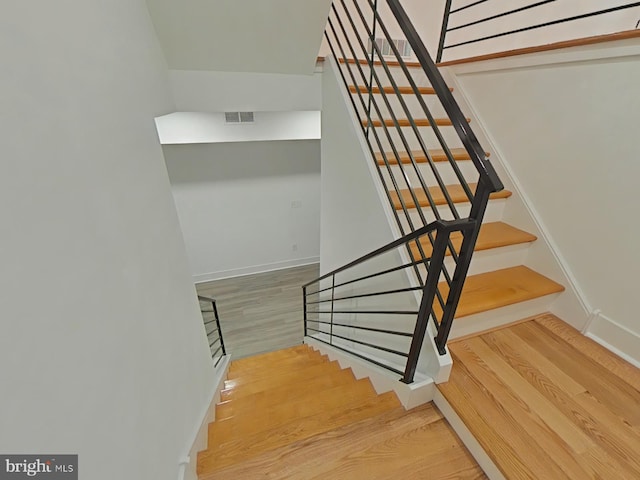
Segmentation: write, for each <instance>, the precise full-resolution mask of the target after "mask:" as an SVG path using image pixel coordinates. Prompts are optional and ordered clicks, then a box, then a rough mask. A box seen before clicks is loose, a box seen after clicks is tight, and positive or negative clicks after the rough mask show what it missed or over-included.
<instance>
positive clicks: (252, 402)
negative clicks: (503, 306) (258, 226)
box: [198, 345, 486, 480]
mask: <svg viewBox="0 0 640 480" xmlns="http://www.w3.org/2000/svg"><path fill="white" fill-rule="evenodd" d="M198 476H199V479H200V480H209V479H217V478H220V479H227V478H238V479H243V480H245V479H253V478H290V479H311V478H322V479H331V478H335V479H345V478H349V479H358V478H362V479H376V478H379V479H388V478H397V477H405V478H438V479H440V478H460V479H481V478H486V477H485V476H484V474H483V473H482V471H481V470H480V468H479V467H478V465H477V464H476V463H475V461H474V460H473V458H472V457H471V456H470V455H469V453H468V452H467V450H466V449H465V448H464V446H462V444H461V442H460V440H459V439H458V438H457V437H456V435H455V433H453V430H451V428H450V427H449V425H448V423H447V422H446V420H444V419H443V417H442V415H441V414H440V412H439V411H438V410H437V408H436V407H434V406H433V404H427V405H423V406H421V407H419V408H416V409H413V410H410V411H405V409H404V408H403V407H402V406H401V405H400V403H399V401H398V399H397V398H396V396H395V393H393V392H387V393H383V394H381V395H378V394H377V393H376V391H375V390H374V388H373V387H372V385H371V383H370V381H369V380H368V379H361V380H357V379H356V378H355V377H354V375H353V374H352V372H351V370H350V369H346V370H342V369H341V368H340V366H339V365H338V363H337V362H330V361H329V360H328V359H327V357H326V356H323V355H321V354H320V353H318V352H317V351H315V350H313V349H311V348H309V347H308V346H306V345H301V346H297V347H293V348H289V349H286V350H279V351H276V352H271V353H267V354H263V355H259V356H255V357H249V358H245V359H241V360H237V361H234V362H232V363H231V366H230V369H229V375H228V379H227V381H226V382H225V388H224V390H223V391H222V395H221V401H220V403H218V405H217V406H216V421H215V422H214V423H212V424H210V425H209V440H208V448H207V450H205V451H203V452H200V453H199V455H198Z"/></svg>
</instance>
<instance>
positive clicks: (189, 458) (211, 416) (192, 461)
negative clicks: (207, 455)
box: [178, 355, 231, 480]
mask: <svg viewBox="0 0 640 480" xmlns="http://www.w3.org/2000/svg"><path fill="white" fill-rule="evenodd" d="M230 363H231V355H225V356H224V357H223V358H222V360H221V361H220V363H219V364H218V367H217V368H216V374H215V380H214V382H213V390H212V393H211V396H210V397H209V398H210V401H209V402H208V403H207V405H205V407H204V411H203V413H202V415H201V416H200V417H199V418H200V419H201V421H200V423H199V424H198V425H197V426H196V428H195V429H194V434H193V435H192V436H191V439H192V440H191V442H190V443H189V445H187V448H186V449H185V451H187V452H188V453H187V454H186V455H185V456H184V457H183V458H181V459H180V462H179V468H180V470H179V472H178V480H198V474H197V472H196V467H197V461H198V452H199V451H201V450H206V449H207V439H208V435H207V434H208V430H209V424H210V423H211V422H213V421H214V420H215V419H216V404H217V403H218V402H219V401H220V391H221V390H222V389H223V388H224V381H225V380H226V379H227V374H228V372H229V364H230Z"/></svg>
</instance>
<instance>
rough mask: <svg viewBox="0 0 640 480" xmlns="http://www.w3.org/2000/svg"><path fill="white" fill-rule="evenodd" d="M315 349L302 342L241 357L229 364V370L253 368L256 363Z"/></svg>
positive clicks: (261, 363) (301, 353) (260, 363)
mask: <svg viewBox="0 0 640 480" xmlns="http://www.w3.org/2000/svg"><path fill="white" fill-rule="evenodd" d="M314 351H315V350H313V349H311V348H309V346H308V345H305V344H301V345H296V346H295V347H290V348H285V349H282V350H276V351H274V352H267V353H262V354H260V355H253V356H251V357H245V358H240V359H238V360H233V361H232V362H231V364H230V365H229V371H230V372H232V371H235V370H243V369H245V368H247V369H251V368H253V367H254V366H256V365H263V364H264V363H266V362H270V361H273V360H276V359H280V358H290V357H295V356H297V355H306V354H309V353H312V352H314Z"/></svg>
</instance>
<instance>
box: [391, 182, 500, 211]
mask: <svg viewBox="0 0 640 480" xmlns="http://www.w3.org/2000/svg"><path fill="white" fill-rule="evenodd" d="M477 186H478V185H477V184H476V183H470V184H469V189H470V190H471V192H473V193H475V191H476V188H477ZM428 189H429V194H430V195H431V198H433V202H434V203H435V204H436V205H447V199H446V197H445V195H444V192H443V191H442V189H441V188H440V187H439V186H434V187H428ZM445 189H446V190H447V192H448V193H449V197H450V198H451V200H452V201H453V203H468V202H469V197H467V194H466V193H465V191H464V188H462V185H460V184H452V185H445ZM413 191H414V194H415V196H416V198H417V200H418V205H420V206H421V207H429V206H431V203H430V202H429V197H428V196H427V194H426V193H425V191H424V190H423V189H422V188H416V189H414V190H413ZM389 195H390V196H391V200H392V201H393V207H394V208H395V209H396V210H402V202H401V200H402V201H403V202H404V204H405V206H406V207H407V208H416V204H415V202H414V201H413V196H412V194H411V190H410V189H408V188H405V189H402V190H400V195H398V192H396V191H391V192H389ZM511 195H512V193H511V192H510V191H509V190H501V191H499V192H493V193H492V194H491V196H490V197H489V198H490V199H491V200H497V199H501V198H509V197H510V196H511Z"/></svg>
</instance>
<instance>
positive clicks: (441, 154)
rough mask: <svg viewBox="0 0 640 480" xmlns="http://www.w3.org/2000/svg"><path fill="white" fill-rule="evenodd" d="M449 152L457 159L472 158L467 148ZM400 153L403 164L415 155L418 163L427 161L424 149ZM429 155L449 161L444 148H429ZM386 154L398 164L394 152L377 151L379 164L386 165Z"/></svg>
mask: <svg viewBox="0 0 640 480" xmlns="http://www.w3.org/2000/svg"><path fill="white" fill-rule="evenodd" d="M449 152H450V153H451V156H452V157H453V159H454V160H456V161H464V160H471V157H470V156H469V152H467V150H466V149H465V148H451V149H449ZM398 153H399V156H400V162H402V163H403V164H405V163H411V157H413V159H414V160H415V162H416V163H426V162H427V156H426V155H425V154H424V152H423V151H422V150H411V155H409V153H408V152H398ZM429 155H430V156H431V159H432V160H433V161H434V162H448V161H449V159H448V158H447V155H446V153H445V151H444V150H442V149H429ZM485 155H486V156H487V157H488V156H489V155H490V154H489V152H485ZM385 156H386V158H387V161H388V162H389V164H391V165H397V164H398V160H397V159H396V157H395V155H394V153H393V152H385V154H384V155H383V154H382V153H376V161H377V162H378V165H385V163H384V158H385Z"/></svg>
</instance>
